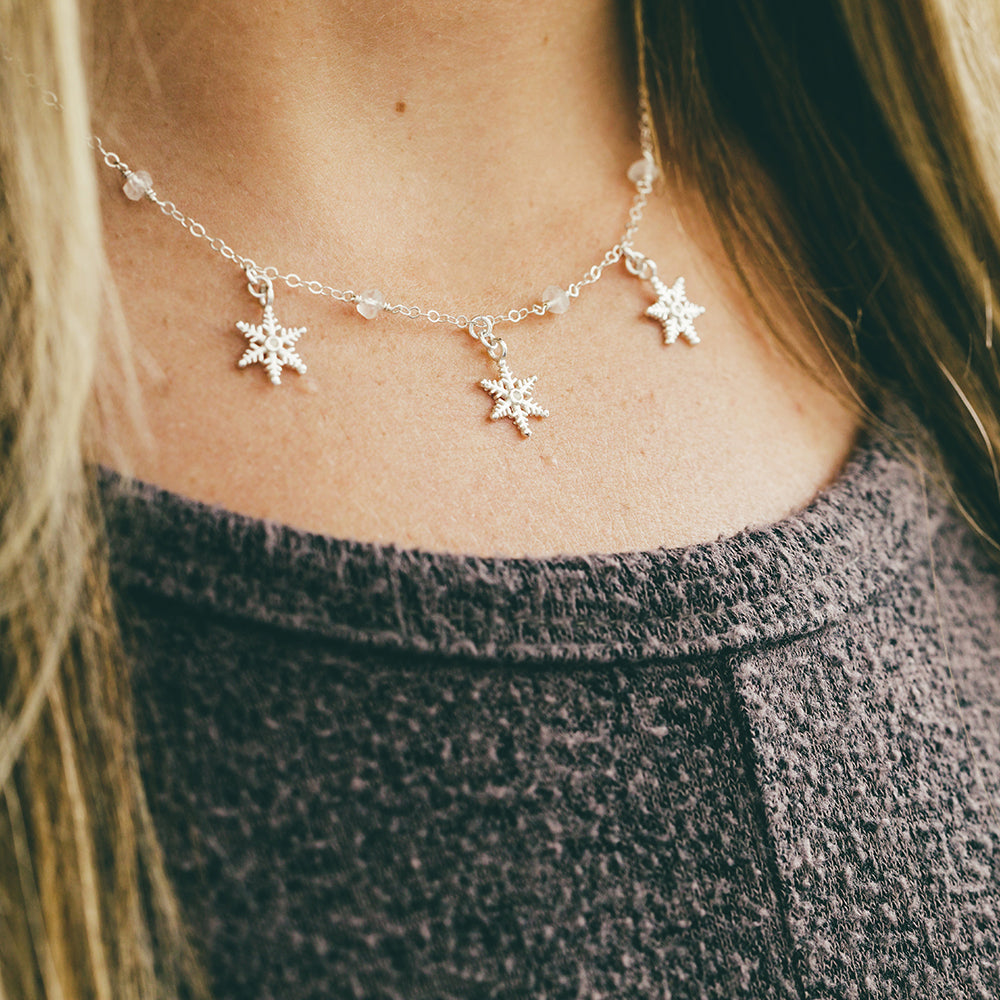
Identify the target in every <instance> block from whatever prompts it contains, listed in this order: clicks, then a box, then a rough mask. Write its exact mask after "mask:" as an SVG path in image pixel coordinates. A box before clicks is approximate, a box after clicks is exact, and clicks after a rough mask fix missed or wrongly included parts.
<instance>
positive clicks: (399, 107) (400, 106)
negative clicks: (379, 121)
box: [396, 101, 406, 114]
mask: <svg viewBox="0 0 1000 1000" xmlns="http://www.w3.org/2000/svg"><path fill="white" fill-rule="evenodd" d="M405 110H406V101H396V111H397V112H398V113H399V114H402V113H403V112H404V111H405Z"/></svg>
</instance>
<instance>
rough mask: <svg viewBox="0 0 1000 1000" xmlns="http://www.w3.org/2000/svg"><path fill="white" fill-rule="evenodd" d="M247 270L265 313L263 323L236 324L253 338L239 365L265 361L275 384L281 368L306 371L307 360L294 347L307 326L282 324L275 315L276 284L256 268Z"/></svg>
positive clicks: (277, 383) (251, 287)
mask: <svg viewBox="0 0 1000 1000" xmlns="http://www.w3.org/2000/svg"><path fill="white" fill-rule="evenodd" d="M248 274H249V277H250V284H249V286H248V287H249V289H250V294H251V295H253V296H254V297H255V298H256V299H257V300H258V301H259V302H260V304H261V305H262V306H263V307H264V316H263V318H262V319H261V321H260V323H244V322H242V321H241V322H238V323H237V324H236V328H237V329H238V330H239V331H240V332H241V333H242V334H243V335H244V336H245V337H246V338H247V340H248V341H250V346H249V347H247V349H246V351H244V353H243V357H242V358H240V362H239V363H240V368H246V367H247V365H256V364H260V365H263V366H264V370H265V371H266V372H267V375H268V378H270V380H271V384H272V385H281V370H282V368H294V369H295V371H297V372H298V373H299V374H300V375H305V373H306V366H305V362H304V361H303V360H302V358H300V357H299V355H298V354H297V353H296V352H295V351H294V350H293V348H294V347H295V343H296V341H297V340H298V339H299V337H301V336H302V334H304V333H305V332H306V328H305V327H304V326H298V327H295V328H294V329H290V328H289V327H286V326H282V325H281V324H280V323H279V322H278V320H277V318H276V317H275V315H274V306H273V305H272V303H273V302H274V287H273V286H272V284H271V281H270V279H269V278H267V277H265V276H263V275H259V274H257V273H256V272H248Z"/></svg>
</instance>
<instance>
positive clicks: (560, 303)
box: [542, 285, 569, 313]
mask: <svg viewBox="0 0 1000 1000" xmlns="http://www.w3.org/2000/svg"><path fill="white" fill-rule="evenodd" d="M542 301H543V302H544V303H545V305H546V307H547V308H548V311H549V312H550V313H564V312H566V310H567V309H569V294H568V293H567V292H566V291H565V290H564V289H562V288H560V287H559V286H558V285H549V287H548V288H546V289H545V291H544V292H542Z"/></svg>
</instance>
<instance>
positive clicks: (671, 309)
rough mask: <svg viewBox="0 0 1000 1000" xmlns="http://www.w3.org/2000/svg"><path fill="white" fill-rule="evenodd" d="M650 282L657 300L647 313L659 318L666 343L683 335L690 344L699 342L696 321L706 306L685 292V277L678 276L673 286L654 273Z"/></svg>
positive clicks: (670, 342)
mask: <svg viewBox="0 0 1000 1000" xmlns="http://www.w3.org/2000/svg"><path fill="white" fill-rule="evenodd" d="M649 283H650V284H651V285H652V286H653V291H655V292H656V301H655V302H654V303H653V304H652V305H651V306H650V307H649V308H648V309H647V310H646V315H647V316H651V317H652V318H653V319H655V320H658V321H659V323H660V325H661V326H662V327H663V340H664V343H667V344H672V343H673V342H674V341H675V340H676V339H677V338H678V337H683V338H684V339H685V340H686V341H687V342H688V343H689V344H697V343H698V342H699V337H698V332H697V331H696V330H695V328H694V321H695V320H696V319H697V318H698V317H699V316H700V315H701V314H702V313H703V312H704V311H705V307H704V306H699V305H695V304H694V303H693V302H692V301H691V300H690V299H688V297H687V295H686V294H685V292H684V279H683V278H678V279H677V280H676V281H675V282H674V284H673V287H672V288H668V287H667V285H666V284H665V283H664V282H663V281H661V280H660V279H659V278H658V277H657V276H656V274H655V273H654V274H652V275H651V276H650V278H649Z"/></svg>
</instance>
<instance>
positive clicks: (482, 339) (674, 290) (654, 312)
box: [90, 74, 705, 437]
mask: <svg viewBox="0 0 1000 1000" xmlns="http://www.w3.org/2000/svg"><path fill="white" fill-rule="evenodd" d="M639 139H640V147H641V151H642V156H641V158H640V159H638V160H636V162H635V163H633V164H632V165H631V166H630V167H629V169H628V178H629V180H630V181H631V182H632V183H633V184H634V185H635V188H636V192H635V195H634V196H633V199H632V204H631V206H630V208H629V212H628V222H627V224H626V227H625V231H624V233H623V234H622V236H621V238H620V239H619V240H618V242H617V243H616V244H615V245H614V246H613V247H611V248H610V249H609V250H607V251H606V252H605V253H604V255H603V256H602V257H601V259H600V260H599V261H598V262H597V263H596V264H594V265H593V266H592V267H591V268H590V269H589V270H588V271H587V272H586V273H585V274H584V275H583V277H582V278H580V279H579V280H578V281H574V282H572V283H571V284H570V285H568V286H567V287H566V288H562V287H560V286H558V285H548V286H547V287H546V288H545V289H544V291H543V292H542V296H541V299H540V300H539V301H535V302H533V303H531V304H530V305H522V306H519V307H514V308H511V309H509V310H508V311H507V312H501V313H480V314H477V315H473V316H468V315H465V314H459V315H453V314H452V313H449V312H446V311H444V310H439V309H425V308H423V307H421V306H416V305H407V304H404V303H402V302H392V301H389V300H387V298H386V297H385V295H384V294H383V293H382V291H381V290H380V289H377V288H369V289H367V290H365V291H362V292H357V291H354V290H352V289H339V288H334V287H332V286H331V285H327V284H324V283H323V282H321V281H317V280H306V279H304V278H301V277H300V276H299V275H298V274H295V273H287V274H283V273H281V272H280V271H279V270H278V269H277V268H276V267H273V266H269V265H268V266H262V265H260V264H258V263H257V262H256V261H255V260H253V259H252V258H250V257H247V256H244V255H243V254H240V253H237V252H236V251H235V250H233V249H232V247H230V246H229V244H228V243H226V242H225V241H224V240H222V239H220V238H219V237H218V236H213V235H210V234H209V233H208V232H207V231H206V229H205V227H204V226H203V225H202V224H201V223H200V222H196V221H195V220H194V219H193V218H192V217H191V216H189V215H187V214H186V213H185V212H183V211H181V209H179V208H178V207H177V206H176V205H175V204H174V203H173V202H172V201H170V200H168V199H164V198H161V197H160V195H159V194H157V192H156V191H155V190H154V188H153V181H152V178H151V177H150V175H149V174H148V173H147V172H146V171H145V170H132V169H131V167H129V165H128V164H127V163H125V162H124V161H123V160H122V159H121V157H119V156H118V155H117V154H116V153H113V152H111V151H109V150H108V149H106V148H105V146H104V144H103V142H102V141H101V139H100V138H99V137H97V136H91V140H90V141H91V146H92V147H93V148H94V150H95V151H96V152H98V153H99V154H100V156H101V158H102V161H103V163H104V164H105V165H106V166H107V167H110V168H111V169H113V170H117V171H118V172H119V173H120V174H121V175H122V177H123V178H124V180H125V183H124V186H123V191H124V193H125V195H126V196H127V197H128V198H129V199H130V200H132V201H135V202H138V201H142V200H148V201H151V202H153V204H154V205H156V206H157V207H158V208H159V209H160V211H161V212H162V213H163V214H164V215H166V216H167V217H168V218H170V219H173V220H174V221H175V222H177V223H179V224H180V225H181V226H183V228H184V229H185V230H187V232H188V233H190V235H191V236H193V237H195V238H196V239H203V240H205V242H206V243H207V244H208V245H209V246H210V247H211V248H212V250H214V251H215V252H216V253H218V254H220V255H221V256H222V257H224V258H225V259H226V260H228V261H232V262H233V263H234V264H236V265H237V266H238V267H239V268H240V269H241V270H242V271H243V272H244V274H245V276H246V279H247V291H248V292H249V293H250V294H251V295H252V296H253V297H254V298H255V299H256V300H257V301H258V302H259V304H260V306H261V308H262V310H263V315H262V316H261V320H260V322H259V323H249V322H246V321H243V320H241V321H239V322H237V323H236V328H237V329H238V330H239V331H240V332H241V333H242V334H243V335H244V337H245V338H246V340H247V341H248V343H247V346H246V349H245V350H244V352H243V356H242V357H241V358H240V359H239V362H238V364H239V367H241V368H246V367H248V366H250V365H256V364H259V365H261V366H262V367H263V368H264V370H265V372H266V373H267V376H268V377H269V379H270V380H271V383H272V384H273V385H275V386H277V385H280V384H281V375H282V372H283V370H284V369H285V368H291V369H292V370H293V371H296V372H298V373H299V374H304V373H305V371H306V365H305V362H304V361H303V360H302V358H301V356H300V355H299V353H298V350H297V344H298V341H299V339H300V337H301V336H302V335H303V334H304V333H306V328H305V327H288V326H283V325H282V324H281V323H279V322H278V319H277V316H276V314H275V310H274V286H275V284H276V283H281V284H284V285H285V286H287V287H288V288H289V289H295V288H304V289H306V291H308V292H311V293H312V294H314V295H321V296H327V297H329V298H331V299H334V300H335V301H338V302H344V303H347V304H351V305H353V306H354V307H355V309H356V310H357V312H358V313H360V315H361V316H363V317H364V318H365V319H366V320H374V319H375V318H376V317H378V316H379V315H380V314H382V313H388V314H390V315H393V316H402V317H404V318H406V319H413V320H423V321H425V322H427V323H431V324H446V325H450V326H453V327H455V328H456V329H457V330H460V331H465V332H467V333H468V334H469V335H470V336H472V337H473V338H474V339H475V340H476V341H478V342H479V343H480V344H481V345H482V347H483V349H484V350H485V351H486V353H487V354H488V355H489V357H490V358H491V359H492V360H493V362H494V363H495V364H496V366H497V369H498V377H496V378H492V379H489V378H484V379H482V380H481V381H480V382H479V385H480V386H481V387H482V388H483V389H484V390H485V391H486V392H487V393H489V395H490V396H491V397H492V399H493V411H492V412H491V414H490V417H491V419H493V420H499V419H501V418H508V419H510V420H512V421H513V422H514V424H515V425H516V426H517V429H518V430H519V431H520V432H521V434H523V435H524V436H525V437H530V435H531V428H530V427H529V425H528V417H547V416H548V415H549V411H548V410H546V409H543V408H542V407H541V406H540V405H539V404H538V403H536V402H535V399H534V388H535V383H536V382H537V381H538V376H537V375H532V376H531V377H530V378H526V379H522V378H517V377H515V376H514V373H513V372H512V370H511V367H510V364H509V363H508V360H507V344H506V343H505V342H504V340H503V338H502V337H500V336H499V335H498V334H497V332H496V328H497V327H498V326H500V325H501V324H505V323H506V324H515V323H520V322H521V321H522V320H524V319H527V318H528V317H529V316H545V315H549V314H551V315H559V314H561V313H564V312H566V311H567V309H569V306H570V303H571V301H572V300H573V299H575V298H577V297H578V296H579V295H580V293H581V291H582V290H583V289H584V288H586V287H588V286H590V285H593V284H595V283H596V282H598V281H599V280H600V279H601V276H602V275H603V274H604V272H605V271H606V270H607V269H608V268H609V267H612V266H614V265H616V264H618V263H620V262H624V265H625V267H626V269H627V270H628V272H629V273H630V274H632V275H634V276H635V277H636V278H638V279H639V280H641V281H643V282H646V283H648V284H649V285H650V286H651V288H652V291H653V293H654V295H655V296H656V301H655V302H653V304H652V305H650V306H649V308H648V309H647V310H646V315H647V316H649V317H650V318H652V319H655V320H657V321H658V322H659V323H660V325H661V326H662V328H663V337H664V342H665V343H667V344H672V343H674V341H676V340H677V338H678V337H684V339H685V340H687V342H688V343H689V344H696V343H698V334H697V332H696V331H695V328H694V320H695V319H696V318H697V317H698V316H700V315H701V314H702V313H703V312H704V311H705V310H704V308H703V307H702V306H699V305H696V304H695V303H693V302H691V301H690V300H689V299H688V298H687V295H686V292H685V288H684V278H683V277H678V278H677V279H676V280H675V282H674V283H673V285H667V283H666V282H664V281H663V280H662V279H661V278H660V276H659V274H658V272H657V267H656V263H655V261H653V260H652V259H651V258H649V257H647V256H646V255H645V254H643V253H641V252H640V251H638V250H637V249H636V248H635V238H636V236H637V234H638V231H639V225H640V223H641V222H642V217H643V212H644V211H645V208H646V204H647V202H648V200H649V195H650V193H651V192H652V189H653V183H654V181H655V180H656V177H657V175H658V171H657V167H656V158H655V154H654V143H653V125H652V113H651V110H650V101H649V92H648V90H647V87H646V83H645V79H644V74H642V76H641V78H640V86H639Z"/></svg>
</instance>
